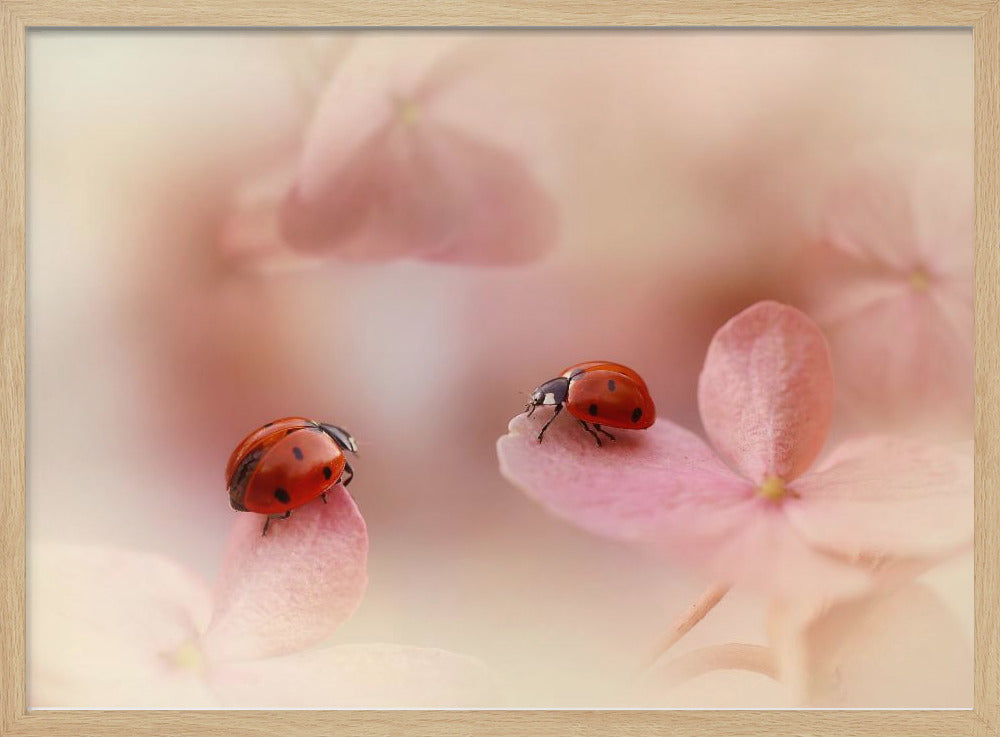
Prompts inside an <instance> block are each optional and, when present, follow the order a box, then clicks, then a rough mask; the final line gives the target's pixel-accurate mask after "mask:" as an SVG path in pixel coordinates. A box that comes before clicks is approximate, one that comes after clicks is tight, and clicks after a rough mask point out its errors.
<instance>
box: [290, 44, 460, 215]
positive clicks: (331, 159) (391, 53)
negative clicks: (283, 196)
mask: <svg viewBox="0 0 1000 737" xmlns="http://www.w3.org/2000/svg"><path fill="white" fill-rule="evenodd" d="M463 43H464V42H463V41H462V40H461V39H460V38H457V37H456V36H455V34H441V33H425V32H421V33H406V34H404V33H388V34H366V35H365V36H362V37H360V38H358V39H357V40H355V42H354V46H353V48H352V49H351V50H350V51H349V52H348V54H347V56H346V58H345V59H343V61H342V62H341V63H340V65H339V67H338V68H337V70H336V72H335V73H334V75H333V78H332V79H331V81H330V84H329V85H328V86H327V88H326V90H325V91H324V92H323V95H322V97H321V99H320V101H319V103H318V105H317V108H316V115H315V116H314V118H313V120H312V122H311V124H310V126H309V130H308V133H307V135H306V139H305V143H304V144H303V147H302V153H301V155H300V157H299V164H298V175H297V177H296V179H297V181H298V186H299V188H300V190H301V192H300V194H301V196H302V197H304V198H306V199H307V200H313V199H316V198H317V197H319V196H320V193H321V192H322V191H323V190H324V189H326V188H328V187H329V185H330V182H331V180H334V179H336V178H337V177H339V176H340V174H341V173H342V171H343V169H344V168H345V167H347V166H348V163H349V162H350V160H351V159H352V158H353V157H354V155H355V154H356V153H357V151H359V150H360V149H362V148H364V147H365V145H366V144H367V143H369V142H370V141H371V140H372V139H374V138H376V137H378V136H379V134H380V132H381V131H384V130H385V129H386V128H387V127H388V126H389V125H390V124H391V123H392V122H393V121H394V120H395V119H396V117H397V115H398V113H399V105H400V104H402V103H408V102H416V103H418V104H420V105H425V104H426V103H427V102H428V98H429V96H430V92H431V88H432V87H433V81H434V76H435V71H436V70H437V69H439V68H440V67H441V66H442V65H443V64H445V63H446V62H447V61H448V57H449V56H452V55H454V54H455V52H456V49H458V48H460V47H461V45H462V44H463Z"/></svg>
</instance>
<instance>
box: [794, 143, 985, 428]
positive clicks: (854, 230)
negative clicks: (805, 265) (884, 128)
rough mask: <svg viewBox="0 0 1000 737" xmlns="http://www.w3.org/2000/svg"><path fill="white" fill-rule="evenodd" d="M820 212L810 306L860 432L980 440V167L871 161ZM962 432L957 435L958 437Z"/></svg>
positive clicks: (940, 161)
mask: <svg viewBox="0 0 1000 737" xmlns="http://www.w3.org/2000/svg"><path fill="white" fill-rule="evenodd" d="M852 167H853V168H852V170H851V172H850V174H848V175H846V176H843V177H842V178H841V179H840V181H839V182H838V184H837V186H836V187H835V188H834V189H833V191H832V192H831V193H830V194H829V196H828V198H827V199H826V201H825V203H824V204H823V205H822V206H821V214H820V217H819V220H820V221H821V223H822V224H821V226H820V228H819V232H818V234H817V235H816V236H815V238H816V242H817V244H818V247H817V249H816V250H814V251H812V252H811V253H810V254H809V255H810V256H817V255H819V256H821V258H820V259H819V262H818V263H817V264H816V265H817V266H818V268H816V269H815V273H814V274H813V275H812V278H811V279H808V280H806V281H804V282H803V284H802V286H803V287H804V289H805V292H806V294H805V296H804V298H803V300H802V301H803V303H804V304H805V305H806V306H807V307H808V309H809V312H810V314H812V315H813V316H814V317H815V318H816V321H817V322H818V323H819V325H820V326H821V327H822V328H823V330H824V331H825V333H826V335H827V337H828V338H829V340H830V345H831V351H832V355H833V362H834V368H835V369H836V373H837V377H838V382H839V384H840V387H841V400H842V401H843V403H844V405H845V411H846V412H848V413H849V415H848V418H849V419H850V420H851V421H852V422H854V423H855V424H864V423H867V424H868V426H870V425H871V423H873V422H879V423H881V425H882V426H883V427H886V426H891V427H893V428H896V429H907V430H912V429H918V428H917V427H916V425H917V423H921V424H923V425H929V426H930V427H931V428H933V430H934V431H935V432H937V433H939V434H940V433H941V431H942V430H945V431H950V432H952V433H955V434H957V435H959V436H962V437H968V436H969V434H970V432H971V428H972V407H973V391H972V389H973V387H972V381H973V371H972V355H973V351H972V330H973V309H972V308H973V283H972V277H973V268H972V258H973V192H972V169H971V158H969V159H967V160H965V161H963V160H956V159H953V158H949V157H946V156H944V155H935V156H930V157H927V158H925V159H921V160H917V161H913V160H910V161H907V162H906V163H903V161H902V160H900V159H899V157H897V156H890V155H886V154H881V155H871V156H870V158H869V160H866V161H865V162H864V164H862V165H857V164H854V165H852ZM956 431H957V432H956Z"/></svg>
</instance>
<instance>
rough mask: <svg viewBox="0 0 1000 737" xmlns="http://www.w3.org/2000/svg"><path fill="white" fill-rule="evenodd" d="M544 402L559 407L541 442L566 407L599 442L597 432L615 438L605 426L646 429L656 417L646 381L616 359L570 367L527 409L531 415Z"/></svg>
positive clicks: (535, 395) (545, 386) (533, 395)
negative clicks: (614, 360) (615, 360)
mask: <svg viewBox="0 0 1000 737" xmlns="http://www.w3.org/2000/svg"><path fill="white" fill-rule="evenodd" d="M542 405H546V406H548V405H554V406H555V408H556V409H555V412H553V413H552V417H550V418H549V421H548V422H546V423H545V425H544V426H543V427H542V430H541V432H539V433H538V442H539V443H540V442H542V436H543V435H544V434H545V431H546V430H547V429H548V427H549V425H551V424H552V421H553V420H554V419H555V418H556V417H558V416H559V413H560V412H562V410H563V407H565V408H566V411H567V412H569V413H570V414H571V415H573V416H574V417H575V418H576V419H578V420H579V421H580V424H581V425H583V429H584V430H586V431H587V432H589V433H590V434H591V435H593V436H594V440H596V441H597V444H598V445H600V444H601V438H600V436H599V435H598V434H597V433H602V434H603V435H606V436H607V437H609V438H611V439H612V440H614V439H615V437H614V435H612V434H611V433H609V432H608V431H607V430H605V429H604V428H603V427H602V426H603V425H607V426H608V427H618V428H622V429H628V430H645V429H646V428H647V427H649V426H650V425H652V424H653V422H654V420H656V407H655V406H654V405H653V398H652V397H651V396H649V389H647V388H646V382H645V381H643V380H642V377H641V376H639V374H637V373H636V372H635V371H633V370H632V369H630V368H629V367H628V366H623V365H621V364H620V363H614V362H612V361H587V362H585V363H578V364H576V365H574V366H570V367H569V368H568V369H566V370H565V371H563V372H562V375H561V376H559V377H558V378H555V379H550V380H549V381H546V382H545V383H544V384H542V385H541V386H540V387H538V388H537V389H535V391H533V392H532V393H531V401H530V402H528V404H527V406H526V407H525V408H524V409H525V411H526V412H527V413H528V416H529V417H530V416H531V415H532V414H534V412H535V409H536V408H537V407H539V406H542ZM588 423H590V424H588ZM591 425H593V427H591ZM595 431H596V432H595Z"/></svg>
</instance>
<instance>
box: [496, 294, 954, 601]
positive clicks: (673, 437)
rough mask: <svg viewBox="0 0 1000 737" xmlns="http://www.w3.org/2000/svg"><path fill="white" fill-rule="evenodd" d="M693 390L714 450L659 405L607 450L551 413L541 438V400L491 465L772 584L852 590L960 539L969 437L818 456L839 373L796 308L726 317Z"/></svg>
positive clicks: (710, 566) (752, 581) (617, 523)
mask: <svg viewBox="0 0 1000 737" xmlns="http://www.w3.org/2000/svg"><path fill="white" fill-rule="evenodd" d="M698 402H699V408H700V412H701V417H702V421H703V424H704V426H705V431H706V433H707V435H708V438H709V440H710V441H711V444H712V446H714V449H713V447H712V446H709V445H708V444H706V443H705V442H704V441H703V440H702V439H701V438H699V437H698V436H697V435H695V434H694V433H692V432H690V431H688V430H685V429H684V428H682V427H679V426H677V425H675V424H673V423H672V422H670V421H668V420H665V419H659V420H658V421H657V422H656V424H654V425H653V426H652V427H651V428H649V429H648V430H645V431H634V432H630V431H621V432H619V433H617V437H618V440H617V442H615V443H605V447H603V448H596V447H594V442H593V439H592V438H591V437H590V436H589V435H588V434H587V433H584V432H582V431H581V430H580V428H579V426H578V425H576V423H572V422H569V421H567V422H558V421H557V422H556V423H555V424H554V425H553V426H552V428H550V430H549V431H548V434H547V435H546V438H545V442H543V443H542V444H539V443H538V442H537V441H536V439H535V436H536V435H537V433H538V427H539V426H540V424H541V423H543V422H545V420H546V419H547V417H545V416H543V415H544V414H545V413H541V412H536V413H535V416H534V417H532V418H528V417H526V416H523V415H522V416H518V417H516V418H515V419H514V420H512V421H511V423H510V432H509V434H508V435H506V436H504V437H502V438H501V439H500V440H499V443H498V455H499V459H500V468H501V471H502V473H503V474H504V475H505V476H506V477H507V478H508V479H510V480H511V481H512V482H513V483H515V484H516V485H517V486H519V487H520V488H521V489H523V490H524V491H525V492H526V493H527V494H528V495H529V496H531V497H533V498H534V499H536V500H537V501H539V502H540V503H542V504H543V505H545V506H546V507H547V508H548V509H550V510H551V511H552V512H554V513H555V514H557V515H559V516H561V517H563V518H565V519H567V520H568V521H570V522H573V523H574V524H576V525H578V526H580V527H582V528H584V529H586V530H588V531H590V532H593V533H596V534H599V535H603V536H607V537H611V538H615V539H619V540H626V541H630V542H635V543H640V544H644V545H649V546H653V547H655V548H659V549H662V550H665V551H668V552H670V553H672V554H674V555H677V556H679V557H681V558H682V559H683V560H686V561H690V562H691V563H694V564H697V565H699V566H702V567H704V568H705V569H707V570H708V571H709V572H710V573H711V574H712V575H714V576H715V577H716V578H717V579H719V580H724V581H730V582H736V583H746V584H748V585H751V586H755V587H758V588H761V589H763V590H766V591H767V592H769V593H772V594H774V595H776V596H779V597H789V598H794V597H804V598H817V597H818V598H825V597H828V596H842V595H847V594H851V593H856V592H860V591H863V590H864V589H865V588H866V587H868V586H869V585H870V584H871V583H872V580H871V579H872V575H871V563H872V562H873V561H879V562H881V563H883V564H884V563H885V562H886V561H892V560H900V559H936V558H937V557H939V556H944V555H947V554H950V553H951V552H953V551H956V550H958V549H960V548H961V547H962V546H963V545H966V544H967V543H968V541H969V539H970V537H971V529H972V455H971V453H970V452H967V449H966V451H965V452H963V451H962V450H961V449H958V448H953V447H950V446H948V447H944V446H936V445H929V444H925V443H921V442H917V441H915V440H905V439H899V438H891V437H869V438H855V439H850V440H848V441H846V442H844V443H842V444H841V445H839V446H838V447H836V448H834V449H833V450H832V451H831V452H830V453H829V454H828V455H826V457H825V458H824V459H823V460H822V461H821V462H819V463H817V462H816V459H817V456H818V455H819V453H820V450H821V449H822V447H823V443H824V439H825V437H826V434H827V429H828V426H829V424H830V418H831V414H832V408H833V402H834V381H833V373H832V370H831V367H830V358H829V352H828V348H827V344H826V340H825V339H824V337H823V334H822V333H821V332H820V331H819V329H818V328H817V326H816V325H815V324H814V323H813V322H812V321H811V320H810V319H809V318H808V317H806V315H804V314H803V313H801V312H799V311H798V310H796V309H794V308H791V307H787V306H783V305H780V304H777V303H775V302H761V303H758V304H756V305H754V306H752V307H750V308H748V309H746V310H745V311H743V312H742V313H740V314H739V315H737V316H736V317H734V318H733V319H731V320H730V321H729V322H728V323H726V325H724V326H723V327H722V328H721V329H720V330H719V331H718V332H717V333H716V335H715V337H714V338H713V340H712V343H711V345H710V346H709V349H708V355H707V356H706V359H705V365H704V368H703V370H702V373H701V377H700V381H699V391H698ZM561 419H562V418H560V420H561ZM858 563H860V565H858Z"/></svg>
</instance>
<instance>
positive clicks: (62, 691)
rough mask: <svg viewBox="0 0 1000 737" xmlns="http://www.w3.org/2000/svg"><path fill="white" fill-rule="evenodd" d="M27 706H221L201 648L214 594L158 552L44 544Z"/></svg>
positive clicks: (31, 603) (31, 609)
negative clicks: (207, 679) (205, 676)
mask: <svg viewBox="0 0 1000 737" xmlns="http://www.w3.org/2000/svg"><path fill="white" fill-rule="evenodd" d="M29 560H30V578H29V586H28V649H29V651H30V654H31V657H30V658H28V668H29V672H28V704H29V705H30V706H32V707H57V708H83V707H105V708H124V707H134V708H137V707H145V708H193V707H198V706H209V705H213V704H214V703H215V702H214V700H213V697H212V695H211V693H210V691H209V690H208V688H207V686H206V685H205V683H204V681H203V680H202V679H201V676H200V671H199V669H200V655H199V654H198V652H197V649H196V647H195V646H194V644H193V643H194V641H195V640H196V639H197V637H198V634H199V632H200V631H201V630H202V629H203V627H204V626H205V624H206V623H207V621H208V615H209V608H210V596H209V591H208V589H207V587H206V586H205V585H204V583H202V582H201V581H200V580H199V579H197V578H196V577H194V576H193V575H191V574H190V573H188V572H187V571H185V570H183V569H182V568H180V567H179V566H177V565H176V564H174V563H172V562H171V561H169V560H167V559H166V558H162V557H160V556H158V555H153V554H149V553H136V552H127V551H123V550H117V549H113V548H102V547H83V546H73V545H39V546H37V547H34V548H33V549H32V551H31V555H30V557H29Z"/></svg>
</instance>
